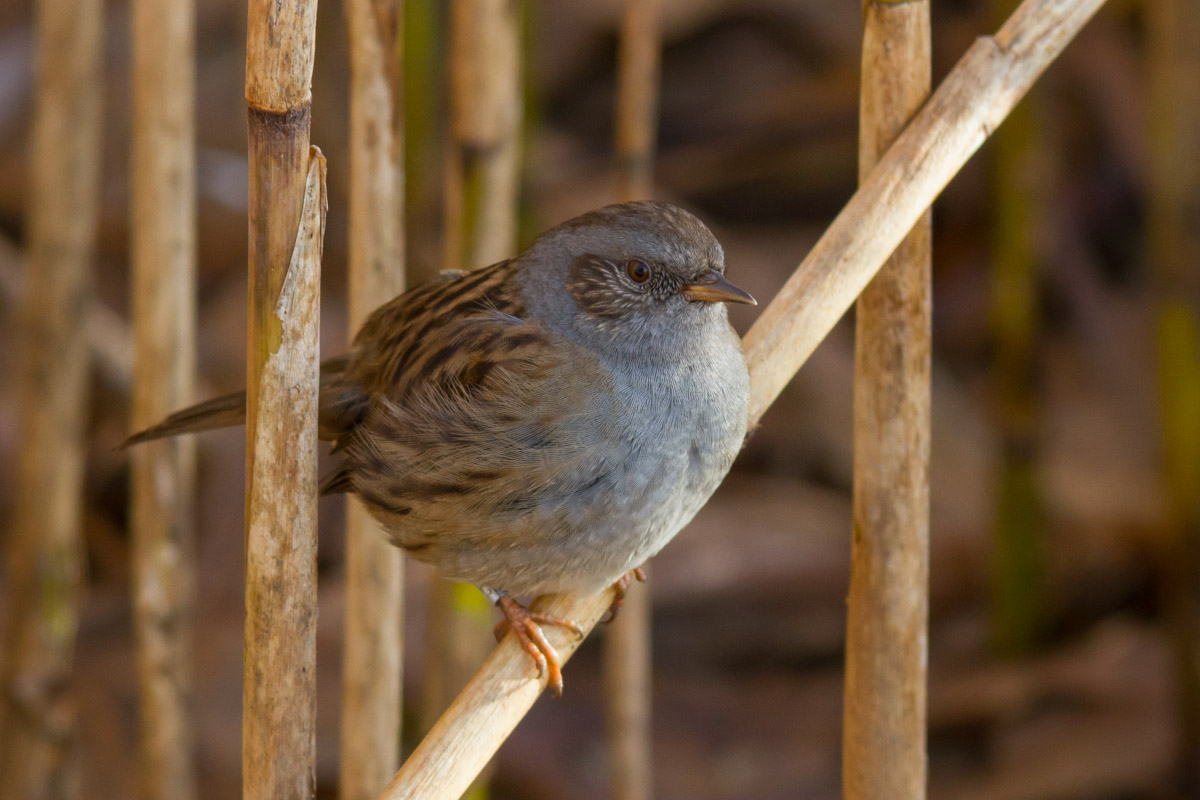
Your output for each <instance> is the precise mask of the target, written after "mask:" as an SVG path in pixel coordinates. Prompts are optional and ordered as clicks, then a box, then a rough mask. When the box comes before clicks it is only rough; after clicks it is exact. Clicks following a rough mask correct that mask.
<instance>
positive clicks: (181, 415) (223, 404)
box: [121, 392, 246, 448]
mask: <svg viewBox="0 0 1200 800" xmlns="http://www.w3.org/2000/svg"><path fill="white" fill-rule="evenodd" d="M245 421H246V393H245V392H234V393H233V394H226V395H222V396H221V397H214V398H213V399H212V400H205V401H204V402H203V403H197V404H196V405H194V406H188V407H187V408H183V409H180V410H179V411H176V412H175V413H174V414H172V415H171V416H169V417H167V418H166V419H164V420H163V421H162V422H159V423H156V424H154V425H151V426H150V427H149V428H146V429H145V430H144V431H138V432H137V433H135V434H133V435H132V436H130V437H129V438H128V439H126V440H125V441H124V442H123V443H122V444H121V447H122V448H125V447H129V446H130V445H135V444H141V443H142V442H150V441H153V440H155V439H166V438H167V437H170V436H178V435H179V434H181V433H199V432H200V431H211V430H213V429H214V428H228V427H230V426H232V425H241V424H242V423H243V422H245Z"/></svg>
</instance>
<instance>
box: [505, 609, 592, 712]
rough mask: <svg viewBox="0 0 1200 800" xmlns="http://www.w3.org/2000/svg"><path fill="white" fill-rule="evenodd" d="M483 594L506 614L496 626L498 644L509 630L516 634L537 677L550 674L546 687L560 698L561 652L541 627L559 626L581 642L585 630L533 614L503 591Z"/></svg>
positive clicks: (567, 622)
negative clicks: (559, 653) (559, 652)
mask: <svg viewBox="0 0 1200 800" xmlns="http://www.w3.org/2000/svg"><path fill="white" fill-rule="evenodd" d="M483 593H484V595H485V596H487V598H488V599H489V600H491V601H492V602H494V603H495V604H496V606H497V607H498V608H499V609H500V610H501V611H502V612H503V613H504V619H502V620H500V622H498V623H497V624H496V628H495V631H494V633H495V635H496V641H497V642H498V641H500V640H501V639H503V638H504V635H505V634H506V633H508V632H509V631H510V630H511V631H512V632H513V633H515V634H516V635H517V641H518V642H520V644H521V647H522V648H524V650H525V652H526V653H528V654H529V657H530V658H532V659H533V663H534V666H536V667H537V671H538V677H539V678H540V677H541V676H542V675H544V674H546V673H547V672H548V673H549V676H548V678H547V680H546V685H547V686H548V687H549V688H550V689H551V690H553V692H554V696H555V697H561V696H562V686H563V681H562V662H561V661H559V658H558V651H556V650H555V649H554V646H553V645H552V644H550V642H549V640H548V639H546V634H545V633H543V632H542V628H541V626H542V625H558V626H560V627H563V628H567V629H568V630H570V631H572V632H573V633H574V634H575V635H576V636H578V637H579V638H581V639H582V638H583V635H584V634H583V628H580V627H579V625H578V624H576V623H575V622H573V621H571V620H569V619H562V618H560V617H552V616H550V615H548V614H541V613H538V612H536V611H530V610H529V609H528V608H526V607H525V606H523V605H521V604H520V603H518V602H517V601H516V600H514V599H513V598H512V597H510V596H509V595H507V594H505V593H503V592H498V591H496V590H494V589H484V590H483Z"/></svg>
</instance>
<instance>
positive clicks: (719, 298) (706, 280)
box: [679, 269, 758, 306]
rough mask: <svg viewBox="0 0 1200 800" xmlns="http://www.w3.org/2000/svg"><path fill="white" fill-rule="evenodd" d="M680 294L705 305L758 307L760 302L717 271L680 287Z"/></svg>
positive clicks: (710, 271)
mask: <svg viewBox="0 0 1200 800" xmlns="http://www.w3.org/2000/svg"><path fill="white" fill-rule="evenodd" d="M679 293H680V294H681V295H683V296H684V297H686V298H687V299H688V300H699V301H701V302H703V303H748V304H749V305H752V306H756V305H758V301H757V300H755V299H754V298H753V297H751V296H750V293H749V292H747V291H745V290H743V289H739V288H738V287H736V286H734V285H733V284H732V283H730V282H729V281H728V280H727V279H726V278H725V276H724V275H722V274H721V273H719V272H717V271H716V270H715V269H710V270H709V271H708V272H706V273H705V274H703V275H701V276H700V277H699V278H697V279H696V280H694V281H693V282H691V283H685V284H684V285H683V286H680V287H679Z"/></svg>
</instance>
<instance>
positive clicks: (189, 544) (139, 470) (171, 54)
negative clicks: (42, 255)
mask: <svg viewBox="0 0 1200 800" xmlns="http://www.w3.org/2000/svg"><path fill="white" fill-rule="evenodd" d="M132 12H133V13H132V17H133V139H132V154H133V157H132V158H131V159H130V160H131V163H132V172H133V176H132V184H133V194H132V230H131V241H132V251H133V303H132V306H133V327H134V337H135V338H134V365H133V368H134V385H133V404H132V405H133V413H132V425H131V427H130V430H135V431H136V430H140V429H142V428H145V427H147V426H148V425H150V424H152V423H154V422H156V421H158V420H160V419H162V418H163V417H165V416H166V415H167V414H169V413H171V412H172V411H173V410H175V409H177V408H182V407H183V406H185V405H187V404H188V403H190V402H191V400H192V390H193V387H192V375H193V373H194V371H195V347H196V290H195V284H196V255H195V253H196V220H195V216H196V201H195V183H196V181H195V160H196V152H195V136H194V133H193V127H194V124H193V116H194V111H193V103H194V100H193V95H194V90H193V88H192V86H193V83H194V73H195V68H194V65H193V49H194V47H193V29H194V17H195V12H194V8H193V5H192V2H191V0H174V1H173V2H166V1H165V0H135V2H134V3H133V9H132ZM130 460H131V462H132V473H133V474H132V481H133V483H132V493H131V505H132V527H133V537H132V538H133V580H134V612H135V632H136V645H137V674H138V690H139V715H140V719H141V731H140V735H139V740H138V742H139V748H140V759H139V761H140V763H139V773H140V775H139V778H140V784H141V792H142V797H143V798H146V799H147V800H152V799H156V798H162V799H163V800H166V798H175V799H177V800H188V799H189V798H192V797H194V796H195V793H196V787H195V774H194V763H193V737H192V720H191V719H190V715H189V710H190V709H189V706H190V702H191V668H190V661H191V636H192V624H191V622H192V619H191V617H192V593H193V587H194V580H195V579H194V569H195V564H194V561H193V552H192V551H193V505H192V504H193V494H194V487H193V480H194V475H195V446H194V442H193V441H192V440H191V437H189V436H184V437H180V438H176V439H167V440H163V441H159V442H151V443H149V444H147V445H146V446H145V447H142V448H136V449H134V450H133V451H132V452H131V453H130Z"/></svg>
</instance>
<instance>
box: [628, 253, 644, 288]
mask: <svg viewBox="0 0 1200 800" xmlns="http://www.w3.org/2000/svg"><path fill="white" fill-rule="evenodd" d="M625 271H626V272H627V273H629V279H630V280H631V281H633V282H634V283H645V282H646V280H647V279H649V277H650V268H649V267H648V266H646V262H645V261H639V260H638V259H636V258H631V259H629V260H628V261H627V262H625Z"/></svg>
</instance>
